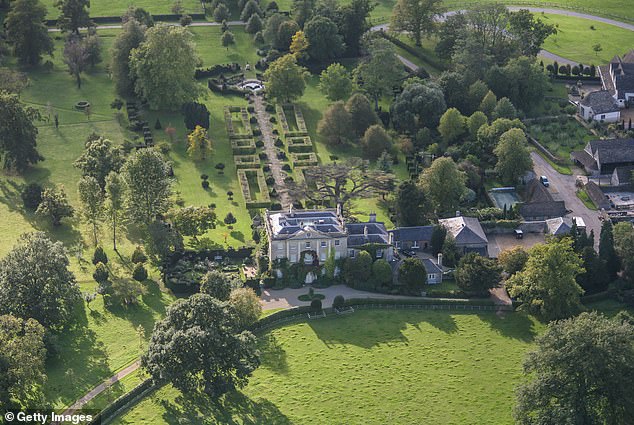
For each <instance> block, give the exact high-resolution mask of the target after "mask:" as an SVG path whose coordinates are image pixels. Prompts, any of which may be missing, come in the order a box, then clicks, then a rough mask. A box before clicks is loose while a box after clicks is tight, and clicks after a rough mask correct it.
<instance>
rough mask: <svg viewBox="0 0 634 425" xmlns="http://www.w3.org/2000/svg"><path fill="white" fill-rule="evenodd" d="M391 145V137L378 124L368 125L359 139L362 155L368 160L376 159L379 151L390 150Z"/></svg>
mask: <svg viewBox="0 0 634 425" xmlns="http://www.w3.org/2000/svg"><path fill="white" fill-rule="evenodd" d="M392 145H393V142H392V137H390V135H389V134H388V133H387V131H385V129H384V128H383V126H381V125H379V124H374V125H373V126H371V127H369V128H368V129H367V130H366V131H365V134H364V135H363V138H362V139H361V147H362V148H363V155H364V156H365V157H366V158H368V159H370V160H376V159H377V158H378V157H379V155H381V153H383V152H385V151H390V150H391V149H392Z"/></svg>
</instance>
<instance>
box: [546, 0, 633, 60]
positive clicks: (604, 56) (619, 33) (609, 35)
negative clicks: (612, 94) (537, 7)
mask: <svg viewBox="0 0 634 425" xmlns="http://www.w3.org/2000/svg"><path fill="white" fill-rule="evenodd" d="M607 3H610V2H607ZM601 5H602V6H603V3H602V4H601ZM626 10H627V11H628V12H629V13H632V11H633V10H634V8H632V7H628V8H624V10H623V13H625V12H626ZM539 16H541V17H542V19H543V20H544V21H545V22H548V23H551V24H553V25H557V26H558V27H557V34H555V35H551V36H550V37H548V39H546V42H545V43H544V46H543V48H544V49H546V50H548V51H549V52H551V53H554V54H556V55H559V56H562V57H564V58H566V59H570V60H573V61H578V62H581V63H583V64H586V65H587V64H596V65H603V64H605V63H607V62H609V61H610V59H612V58H613V57H614V55H620V56H621V55H624V54H625V53H627V52H628V51H629V49H630V48H631V46H633V45H634V31H628V30H626V29H623V28H619V27H616V26H614V25H608V24H604V23H601V22H595V21H590V20H588V19H582V18H575V17H571V16H561V15H549V14H545V15H543V16H542V15H539ZM591 27H594V29H592V28H591ZM595 44H600V45H601V47H602V48H603V50H602V51H601V52H599V53H598V54H597V53H595V52H594V51H593V50H592V46H594V45H595Z"/></svg>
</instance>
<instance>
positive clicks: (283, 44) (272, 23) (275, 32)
mask: <svg viewBox="0 0 634 425" xmlns="http://www.w3.org/2000/svg"><path fill="white" fill-rule="evenodd" d="M287 21H289V18H288V16H285V15H282V14H281V13H273V14H272V15H270V16H268V17H267V18H266V22H265V24H264V30H263V31H262V35H263V37H264V40H266V42H267V43H270V44H271V46H272V47H274V48H275V49H277V50H288V47H289V44H290V42H291V37H292V35H293V34H295V33H296V32H297V30H299V26H297V29H296V30H295V32H294V33H292V34H290V35H289V34H288V30H290V29H292V26H293V25H292V24H289V25H287V26H286V29H285V30H282V31H280V27H281V26H282V24H283V23H284V22H287Z"/></svg>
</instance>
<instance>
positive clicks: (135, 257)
mask: <svg viewBox="0 0 634 425" xmlns="http://www.w3.org/2000/svg"><path fill="white" fill-rule="evenodd" d="M130 261H132V262H133V263H134V264H139V263H145V262H146V261H147V256H146V255H145V252H143V248H141V247H140V246H137V247H136V248H135V249H134V252H133V253H132V257H130Z"/></svg>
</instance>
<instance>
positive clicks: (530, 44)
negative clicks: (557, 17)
mask: <svg viewBox="0 0 634 425" xmlns="http://www.w3.org/2000/svg"><path fill="white" fill-rule="evenodd" d="M508 31H509V33H510V34H512V35H513V38H514V41H515V44H516V45H517V48H518V50H519V53H520V54H522V55H524V56H531V57H536V56H537V55H538V54H539V52H540V50H541V47H542V44H544V41H546V39H547V38H548V37H549V36H550V35H552V34H557V29H556V28H555V26H554V25H550V24H546V23H544V21H542V20H541V19H539V18H535V16H534V15H533V14H532V13H531V12H530V11H528V10H527V9H521V10H518V11H517V12H511V14H510V17H509V27H508Z"/></svg>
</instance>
